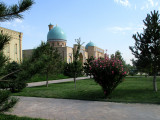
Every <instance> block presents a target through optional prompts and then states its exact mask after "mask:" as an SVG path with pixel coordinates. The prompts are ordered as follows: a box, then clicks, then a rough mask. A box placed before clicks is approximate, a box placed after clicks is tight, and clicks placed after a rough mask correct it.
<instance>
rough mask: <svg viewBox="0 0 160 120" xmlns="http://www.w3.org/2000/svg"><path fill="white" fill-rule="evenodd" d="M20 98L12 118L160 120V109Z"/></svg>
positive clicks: (93, 102)
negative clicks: (16, 116) (15, 116)
mask: <svg viewBox="0 0 160 120" xmlns="http://www.w3.org/2000/svg"><path fill="white" fill-rule="evenodd" d="M19 98H20V100H19V102H18V103H17V104H16V106H15V107H14V109H13V111H12V112H11V113H9V114H13V115H18V116H28V117H33V118H44V119H50V120H160V105H151V104H124V103H111V102H98V101H83V100H68V99H54V98H36V97H19Z"/></svg>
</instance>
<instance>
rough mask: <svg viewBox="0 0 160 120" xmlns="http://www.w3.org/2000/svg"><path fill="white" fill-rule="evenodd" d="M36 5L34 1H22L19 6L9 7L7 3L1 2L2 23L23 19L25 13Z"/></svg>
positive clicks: (0, 15)
mask: <svg viewBox="0 0 160 120" xmlns="http://www.w3.org/2000/svg"><path fill="white" fill-rule="evenodd" d="M33 4H34V1H33V0H20V1H19V2H18V4H14V5H11V6H7V5H6V4H5V3H3V2H0V21H1V22H4V21H8V20H13V19H15V18H19V19H22V18H23V15H22V14H21V13H23V12H24V11H26V10H29V9H30V8H31V6H32V5H33Z"/></svg>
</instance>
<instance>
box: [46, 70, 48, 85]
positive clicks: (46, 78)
mask: <svg viewBox="0 0 160 120" xmlns="http://www.w3.org/2000/svg"><path fill="white" fill-rule="evenodd" d="M46 86H47V87H48V72H47V73H46Z"/></svg>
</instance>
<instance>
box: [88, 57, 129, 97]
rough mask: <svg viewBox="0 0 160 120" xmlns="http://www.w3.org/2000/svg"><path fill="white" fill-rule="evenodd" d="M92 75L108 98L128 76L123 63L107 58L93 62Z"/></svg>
mask: <svg viewBox="0 0 160 120" xmlns="http://www.w3.org/2000/svg"><path fill="white" fill-rule="evenodd" d="M90 73H91V74H92V75H93V77H94V79H95V81H96V82H97V83H98V84H99V85H100V86H101V87H102V88H103V91H104V94H105V95H106V96H108V95H110V94H111V92H112V91H113V90H114V89H115V88H116V87H117V85H118V84H119V83H121V82H122V80H123V78H124V77H125V75H126V72H125V71H124V68H123V65H122V62H121V61H120V60H119V59H117V58H116V57H112V58H109V57H105V58H104V59H97V60H93V61H91V63H90Z"/></svg>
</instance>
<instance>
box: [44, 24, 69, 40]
mask: <svg viewBox="0 0 160 120" xmlns="http://www.w3.org/2000/svg"><path fill="white" fill-rule="evenodd" d="M66 40H67V38H66V34H65V33H64V32H63V30H62V29H61V28H60V27H58V26H55V27H53V28H52V29H51V30H50V31H49V32H48V35H47V41H66Z"/></svg>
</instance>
